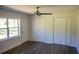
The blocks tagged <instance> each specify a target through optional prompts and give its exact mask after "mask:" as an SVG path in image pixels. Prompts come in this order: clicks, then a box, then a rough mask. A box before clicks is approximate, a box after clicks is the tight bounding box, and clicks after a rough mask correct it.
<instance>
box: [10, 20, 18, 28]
mask: <svg viewBox="0 0 79 59" xmlns="http://www.w3.org/2000/svg"><path fill="white" fill-rule="evenodd" d="M8 21H9V28H10V27H18V20H17V19H8Z"/></svg>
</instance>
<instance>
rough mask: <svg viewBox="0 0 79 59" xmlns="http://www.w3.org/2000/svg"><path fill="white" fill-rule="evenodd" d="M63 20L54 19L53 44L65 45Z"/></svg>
mask: <svg viewBox="0 0 79 59" xmlns="http://www.w3.org/2000/svg"><path fill="white" fill-rule="evenodd" d="M65 42H66V39H65V18H62V17H55V18H54V44H62V45H65Z"/></svg>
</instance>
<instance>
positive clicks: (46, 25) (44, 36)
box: [32, 15, 53, 43]
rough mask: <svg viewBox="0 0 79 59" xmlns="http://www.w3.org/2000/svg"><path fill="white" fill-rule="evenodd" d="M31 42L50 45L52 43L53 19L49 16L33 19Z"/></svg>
mask: <svg viewBox="0 0 79 59" xmlns="http://www.w3.org/2000/svg"><path fill="white" fill-rule="evenodd" d="M32 29H33V30H32V31H33V40H34V41H39V42H44V43H52V41H53V18H52V16H51V15H44V16H40V17H35V18H34V19H33V21H32Z"/></svg>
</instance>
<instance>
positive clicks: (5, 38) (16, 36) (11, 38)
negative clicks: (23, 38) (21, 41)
mask: <svg viewBox="0 0 79 59" xmlns="http://www.w3.org/2000/svg"><path fill="white" fill-rule="evenodd" d="M17 37H20V35H19V36H13V37H9V38H3V39H0V41H5V40H10V39H15V38H17Z"/></svg>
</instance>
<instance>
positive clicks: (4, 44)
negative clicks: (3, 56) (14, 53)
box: [0, 9, 28, 53]
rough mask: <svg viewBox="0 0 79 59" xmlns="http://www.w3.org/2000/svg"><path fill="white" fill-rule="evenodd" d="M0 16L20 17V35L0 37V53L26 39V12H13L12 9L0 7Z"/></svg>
mask: <svg viewBox="0 0 79 59" xmlns="http://www.w3.org/2000/svg"><path fill="white" fill-rule="evenodd" d="M0 17H8V18H20V19H21V20H20V21H21V35H20V36H16V37H11V38H6V39H0V53H3V52H5V51H7V50H9V49H12V48H14V47H16V46H18V45H20V44H22V43H24V42H26V41H28V14H23V13H20V12H15V11H12V10H6V9H0Z"/></svg>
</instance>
